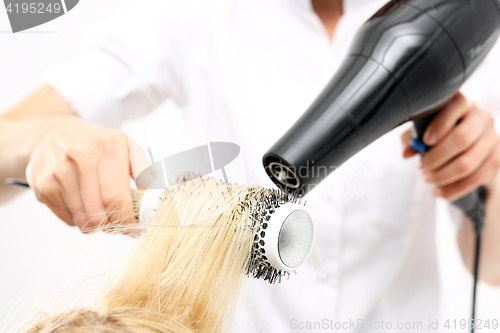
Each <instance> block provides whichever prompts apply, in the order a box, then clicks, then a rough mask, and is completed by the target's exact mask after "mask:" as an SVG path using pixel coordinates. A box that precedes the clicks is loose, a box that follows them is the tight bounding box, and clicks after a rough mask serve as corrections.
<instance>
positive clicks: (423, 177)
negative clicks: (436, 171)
mask: <svg viewBox="0 0 500 333" xmlns="http://www.w3.org/2000/svg"><path fill="white" fill-rule="evenodd" d="M422 180H423V181H424V182H429V175H427V174H425V173H424V174H422Z"/></svg>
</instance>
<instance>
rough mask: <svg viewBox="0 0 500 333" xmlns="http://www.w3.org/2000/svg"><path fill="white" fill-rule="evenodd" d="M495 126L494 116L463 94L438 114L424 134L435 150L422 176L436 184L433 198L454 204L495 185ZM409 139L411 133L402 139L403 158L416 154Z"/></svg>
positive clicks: (498, 156) (499, 155)
mask: <svg viewBox="0 0 500 333" xmlns="http://www.w3.org/2000/svg"><path fill="white" fill-rule="evenodd" d="M458 122H459V123H458ZM457 123H458V124H457ZM493 123H494V118H493V115H492V114H491V113H489V112H488V111H486V110H484V109H481V108H479V107H478V106H477V105H475V104H474V103H471V102H470V101H468V100H467V99H466V98H465V97H464V95H462V94H461V93H457V95H455V96H454V97H453V99H452V100H451V101H450V102H449V104H448V105H447V106H446V107H445V108H444V109H443V110H442V111H440V112H439V114H438V115H436V117H435V118H434V119H433V121H432V123H431V124H430V125H429V127H428V128H427V131H426V132H425V135H424V142H425V144H427V145H428V146H432V148H431V149H429V151H428V152H427V153H426V154H425V155H424V156H423V157H422V159H421V162H420V169H421V170H422V177H423V179H424V180H425V181H426V182H428V183H430V184H432V185H434V189H433V190H432V193H433V194H434V195H436V196H439V197H442V198H445V199H447V200H449V201H455V200H457V199H460V198H461V197H463V196H465V195H466V194H468V193H470V192H471V191H473V190H474V189H476V188H478V187H479V186H482V185H492V184H493V179H494V178H495V176H496V174H497V173H498V169H499V168H500V149H499V148H500V146H499V144H500V138H499V136H498V134H497V133H496V131H495V128H494V126H493ZM410 140H411V131H410V130H408V131H406V132H405V133H404V134H403V136H402V141H403V145H404V150H403V157H404V158H410V157H412V156H414V155H415V154H416V152H415V150H413V148H411V146H410Z"/></svg>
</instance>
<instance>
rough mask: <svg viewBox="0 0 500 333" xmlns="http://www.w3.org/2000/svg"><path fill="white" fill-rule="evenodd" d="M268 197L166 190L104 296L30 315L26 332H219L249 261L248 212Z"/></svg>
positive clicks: (201, 188) (237, 191) (218, 185)
mask: <svg viewBox="0 0 500 333" xmlns="http://www.w3.org/2000/svg"><path fill="white" fill-rule="evenodd" d="M269 193H273V192H272V191H271V190H263V189H261V188H258V187H250V188H248V187H242V186H233V185H227V184H225V183H222V182H220V181H216V180H214V179H207V178H197V179H193V180H189V181H185V182H182V183H181V184H179V185H175V186H172V187H169V188H167V190H166V191H165V192H164V195H163V197H162V198H161V199H162V200H161V203H160V204H159V207H158V211H157V213H156V215H155V218H154V220H153V222H152V223H151V226H150V227H149V229H148V231H147V233H146V235H145V237H144V239H143V240H142V241H141V243H140V245H139V247H138V249H137V250H136V252H135V253H134V254H133V256H132V258H131V259H130V262H129V263H128V265H127V266H126V267H125V268H124V269H123V271H122V273H121V274H120V275H119V276H118V277H117V278H116V281H115V282H114V283H113V284H111V286H110V287H109V290H108V291H107V292H106V293H105V294H104V296H103V297H102V298H101V299H99V300H98V301H97V302H96V303H95V304H94V306H93V307H92V308H81V309H75V310H72V311H69V312H66V313H63V314H58V315H55V316H49V317H46V316H45V317H44V318H41V319H40V318H37V320H36V323H35V324H34V325H32V326H31V327H30V328H29V329H27V330H26V332H29V333H35V332H37V333H49V332H51V333H64V332H78V333H79V332H82V333H83V332H106V333H108V332H130V333H132V332H133V333H151V332H175V333H184V332H204V333H205V332H206V333H211V332H214V333H215V332H224V331H227V330H228V328H229V322H230V320H231V317H232V314H233V312H234V306H235V302H236V299H237V295H238V292H239V289H240V284H241V282H242V278H243V276H244V273H245V272H247V271H248V267H249V264H250V263H251V260H252V257H254V256H255V255H254V254H252V246H253V245H254V244H253V241H254V236H255V233H256V232H257V230H256V229H258V226H257V225H256V222H255V220H254V219H252V218H251V215H250V214H251V213H252V209H251V208H252V207H255V206H256V205H258V204H259V201H261V199H262V198H263V197H264V196H266V195H268V194H269ZM141 194H142V193H141V192H136V193H135V196H136V200H137V201H139V200H140V197H141ZM254 259H255V258H254Z"/></svg>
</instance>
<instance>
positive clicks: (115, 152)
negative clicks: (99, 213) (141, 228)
mask: <svg viewBox="0 0 500 333" xmlns="http://www.w3.org/2000/svg"><path fill="white" fill-rule="evenodd" d="M129 163H130V162H129V156H128V147H127V146H126V145H120V142H119V139H118V141H116V140H115V142H108V143H107V144H106V147H105V149H104V155H103V157H102V159H101V160H100V161H99V165H98V174H99V184H100V192H101V197H102V201H103V204H104V207H105V209H106V215H107V216H108V219H109V220H110V222H111V223H113V224H114V225H116V224H119V225H123V226H125V225H130V226H132V225H133V224H136V219H135V214H134V206H133V202H132V195H131V188H130V168H129ZM125 232H127V230H125ZM132 233H133V231H132Z"/></svg>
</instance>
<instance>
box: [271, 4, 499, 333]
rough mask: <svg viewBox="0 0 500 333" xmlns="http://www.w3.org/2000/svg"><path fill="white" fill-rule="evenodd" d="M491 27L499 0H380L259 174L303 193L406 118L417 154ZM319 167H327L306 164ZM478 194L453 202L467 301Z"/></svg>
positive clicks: (480, 55) (495, 31) (488, 43)
mask: <svg viewBox="0 0 500 333" xmlns="http://www.w3.org/2000/svg"><path fill="white" fill-rule="evenodd" d="M499 32H500V0H393V1H391V2H389V3H388V4H387V5H385V6H384V7H383V8H382V9H380V10H379V11H378V12H377V13H376V14H375V15H374V16H373V17H372V18H371V19H370V20H368V22H366V23H365V24H364V25H363V27H362V28H361V29H360V31H359V32H358V33H357V35H356V38H355V40H354V42H353V45H352V46H351V48H350V51H349V55H348V56H347V58H346V59H345V60H344V62H343V64H342V65H341V67H340V69H339V70H338V71H337V73H336V74H335V76H334V77H333V78H332V79H331V81H330V82H329V83H328V85H327V86H326V88H325V89H324V90H323V91H322V92H321V94H320V95H319V97H318V98H317V99H316V100H315V101H314V102H313V104H312V105H311V107H310V108H309V109H308V110H307V111H306V112H305V113H304V114H303V115H302V116H301V117H300V119H299V120H298V121H297V122H296V123H295V124H294V125H293V126H292V128H290V129H289V130H288V132H286V133H285V135H284V136H283V137H282V138H281V139H280V140H279V141H278V142H277V143H276V144H275V145H274V146H272V148H271V149H269V151H268V152H267V153H266V154H265V155H264V157H263V163H264V167H265V169H266V172H267V174H268V175H269V177H271V179H272V180H273V181H274V182H275V183H276V184H277V185H278V186H279V187H281V188H282V189H284V190H287V191H292V192H295V193H297V194H298V195H300V196H302V195H305V194H307V193H308V192H309V191H310V190H312V189H313V188H314V187H315V186H316V185H318V184H319V183H320V182H321V181H322V180H323V179H324V178H326V177H327V176H328V173H330V172H331V171H333V170H334V169H335V168H332V167H334V166H337V167H338V166H340V165H341V164H342V163H344V162H345V161H346V160H348V159H349V158H350V157H352V156H353V155H355V154H356V153H357V152H359V151H360V150H361V149H363V148H364V147H366V146H367V145H368V144H370V143H372V142H373V141H375V140H376V139H378V138H379V137H381V136H382V135H384V134H385V133H387V132H389V131H390V130H392V129H393V128H395V127H397V126H399V125H400V124H403V123H405V122H407V121H409V120H413V121H414V125H415V126H414V133H413V134H414V140H413V144H412V146H413V147H414V148H415V149H416V150H418V151H420V153H421V154H423V153H424V152H425V150H427V148H428V147H426V146H425V145H424V144H423V142H422V137H423V134H424V132H425V129H426V128H427V125H428V124H429V123H430V121H431V120H432V117H433V115H434V114H435V112H437V111H438V110H439V109H440V108H442V107H443V106H444V105H445V104H446V102H447V101H448V100H449V99H450V98H451V97H452V96H453V95H454V94H455V93H456V92H457V91H458V89H459V88H460V87H461V85H462V84H463V83H464V82H465V81H466V80H467V79H468V78H469V77H470V76H471V75H472V73H473V72H474V71H475V70H476V68H477V67H478V66H479V65H480V63H481V62H482V61H483V60H484V58H485V57H486V55H487V54H488V52H489V51H490V50H491V48H492V47H493V45H494V44H495V42H496V40H497V38H498V35H499ZM319 167H322V170H328V171H327V172H323V173H320V172H313V168H316V170H320V168H319ZM484 202H485V191H484V189H483V188H480V189H478V190H475V191H473V192H472V193H470V194H468V195H467V196H465V197H463V198H461V199H459V200H458V201H456V202H454V204H455V205H457V206H458V207H459V208H461V209H462V210H463V211H464V212H465V214H467V215H468V216H469V217H470V218H471V219H472V221H473V222H474V225H475V229H476V232H477V242H476V264H475V273H476V274H475V277H476V278H475V283H474V303H475V289H476V282H477V269H478V268H477V267H478V260H477V258H478V256H479V248H480V234H481V230H482V228H483V225H484ZM474 308H475V306H474V305H473V315H472V318H473V319H474ZM472 331H474V329H472Z"/></svg>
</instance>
